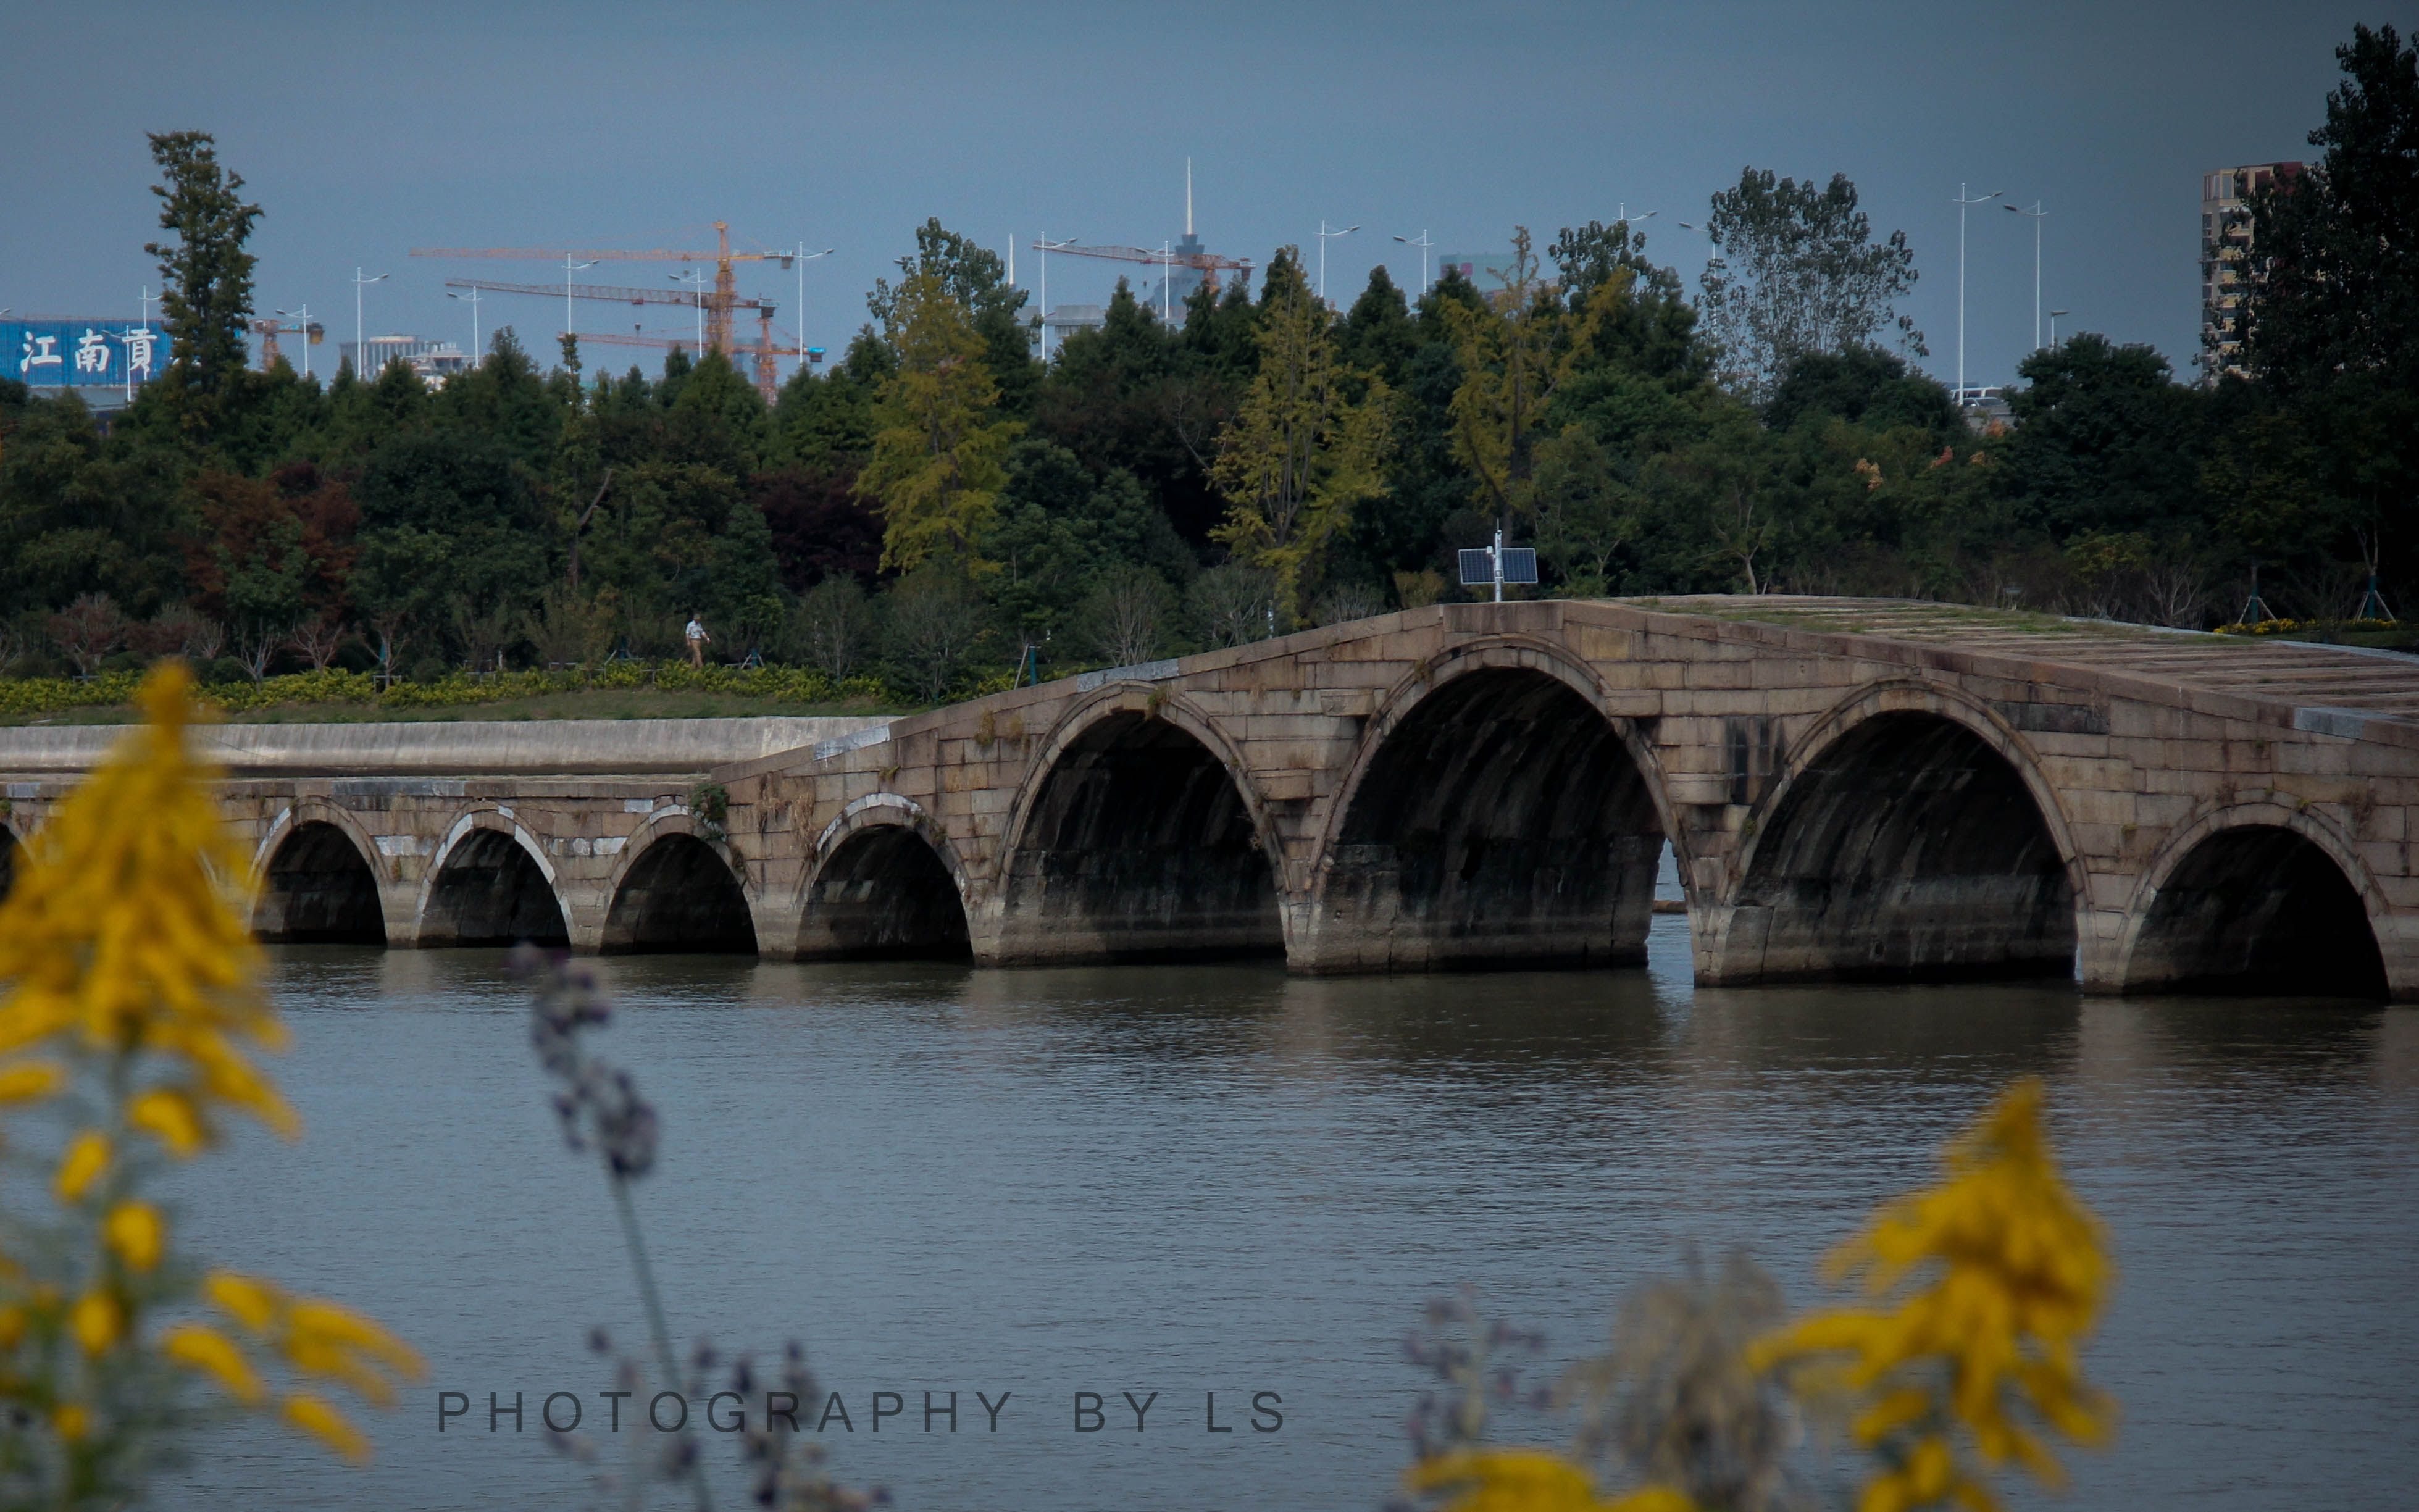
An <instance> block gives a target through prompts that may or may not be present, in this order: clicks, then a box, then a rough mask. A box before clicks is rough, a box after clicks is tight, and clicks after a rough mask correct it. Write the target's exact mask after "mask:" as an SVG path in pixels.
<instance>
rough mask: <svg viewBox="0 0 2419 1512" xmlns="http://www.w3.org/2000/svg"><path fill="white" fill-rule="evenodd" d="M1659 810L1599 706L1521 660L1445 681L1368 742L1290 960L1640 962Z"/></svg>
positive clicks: (1315, 966)
mask: <svg viewBox="0 0 2419 1512" xmlns="http://www.w3.org/2000/svg"><path fill="white" fill-rule="evenodd" d="M1663 838H1664V837H1663V823H1662V818H1661V816H1660V814H1659V813H1658V812H1657V810H1656V805H1655V797H1654V794H1653V792H1652V791H1651V790H1650V788H1649V787H1648V785H1647V782H1646V779H1645V777H1644V776H1643V775H1642V774H1641V772H1640V771H1639V768H1638V764H1637V763H1636V762H1635V761H1634V760H1633V759H1632V758H1631V756H1630V754H1629V751H1628V748H1626V746H1625V745H1624V744H1623V743H1622V739H1621V736H1620V734H1619V733H1618V732H1617V731H1616V730H1615V729H1614V728H1613V725H1612V723H1611V721H1610V720H1609V719H1607V718H1606V717H1604V715H1603V714H1601V713H1600V712H1598V711H1597V710H1596V708H1595V706H1594V705H1593V704H1591V703H1590V702H1588V701H1587V700H1586V699H1585V698H1583V697H1581V696H1580V695H1579V693H1578V692H1576V691H1575V690H1573V689H1572V688H1571V687H1569V686H1568V685H1567V684H1564V682H1562V681H1561V680H1560V679H1558V678H1555V677H1553V676H1551V675H1549V674H1548V673H1546V672H1542V671H1533V670H1530V669H1526V668H1491V669H1487V670H1485V671H1472V672H1468V673H1465V674H1463V675H1462V676H1460V677H1457V678H1455V679H1454V680H1453V681H1451V682H1449V683H1446V684H1445V685H1444V686H1443V687H1440V688H1438V689H1437V690H1436V691H1435V692H1434V693H1432V694H1430V695H1429V696H1428V697H1427V698H1426V699H1425V700H1424V701H1423V702H1420V703H1419V704H1418V705H1417V706H1416V707H1414V708H1413V709H1412V710H1411V711H1410V713H1409V714H1408V715H1406V716H1405V717H1404V718H1403V720H1402V722H1401V723H1399V724H1397V725H1396V726H1395V727H1394V729H1393V730H1392V731H1390V732H1389V733H1387V735H1386V737H1385V744H1384V745H1383V746H1381V747H1380V748H1379V749H1378V751H1377V753H1376V754H1375V755H1374V756H1373V757H1372V758H1371V760H1370V762H1369V764H1368V766H1367V768H1366V770H1365V771H1364V773H1363V774H1362V777H1361V779H1360V782H1359V785H1358V786H1357V787H1356V788H1355V790H1354V792H1353V794H1352V797H1351V807H1350V809H1349V810H1348V811H1347V812H1346V814H1345V816H1344V822H1343V825H1342V826H1341V827H1340V829H1339V830H1338V831H1337V834H1336V839H1335V842H1334V846H1333V851H1332V853H1331V854H1330V855H1329V856H1328V857H1327V874H1326V876H1325V878H1324V886H1323V889H1322V893H1321V896H1320V899H1319V905H1318V907H1317V915H1316V918H1315V919H1314V921H1313V924H1312V926H1311V929H1310V931H1309V932H1308V933H1309V938H1308V939H1307V940H1306V941H1305V942H1304V945H1305V949H1303V950H1302V953H1301V955H1300V956H1299V957H1298V958H1297V963H1296V964H1298V965H1300V966H1302V968H1303V969H1307V970H1314V971H1386V970H1422V969H1433V968H1469V967H1487V966H1501V967H1533V966H1611V965H1637V964H1643V963H1644V961H1645V959H1646V928H1647V924H1648V922H1649V919H1650V916H1651V914H1652V911H1653V907H1654V901H1655V870H1656V861H1657V860H1658V859H1659V857H1660V856H1661V855H1662V848H1663Z"/></svg>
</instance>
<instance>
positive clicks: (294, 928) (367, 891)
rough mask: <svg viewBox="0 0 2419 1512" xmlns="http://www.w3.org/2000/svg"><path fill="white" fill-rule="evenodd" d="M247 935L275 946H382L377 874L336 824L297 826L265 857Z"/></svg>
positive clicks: (317, 822) (313, 822) (383, 930)
mask: <svg viewBox="0 0 2419 1512" xmlns="http://www.w3.org/2000/svg"><path fill="white" fill-rule="evenodd" d="M252 932H253V933H254V934H255V935H257V936H259V937H260V938H261V939H263V940H267V941H270V942H272V943H278V944H304V943H310V944H343V945H384V944H385V943H386V916H385V914H384V913H383V912H382V911H381V910H380V909H379V907H378V890H377V873H376V872H372V871H371V870H370V863H369V860H368V858H367V857H365V856H362V853H361V848H360V847H359V846H357V845H355V844H354V843H353V839H352V837H351V836H350V835H347V834H346V833H345V832H344V830H342V829H340V828H338V827H337V826H336V825H331V824H330V823H328V822H327V821H326V820H311V821H309V822H306V823H304V824H300V825H295V826H294V829H293V832H292V833H291V834H289V835H287V836H286V837H285V840H283V841H280V842H279V843H278V846H277V851H276V854H275V855H273V856H270V858H269V871H268V872H267V874H266V875H264V876H263V877H262V878H261V886H260V901H259V902H258V903H254V905H253V910H252Z"/></svg>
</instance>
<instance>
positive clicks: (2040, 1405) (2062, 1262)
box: [1750, 1079, 2110, 1512]
mask: <svg viewBox="0 0 2419 1512" xmlns="http://www.w3.org/2000/svg"><path fill="white" fill-rule="evenodd" d="M2042 1095H2043V1094H2042V1086H2041V1084H2040V1083H2039V1082H2038V1081H2034V1080H2030V1079H2027V1080H2026V1081H2022V1082H2019V1083H2017V1084H2016V1085H2015V1086H2014V1087H2013V1088H2010V1089H2009V1090H2008V1092H2007V1093H2006V1094H2005V1095H2003V1096H2002V1097H2001V1098H2000V1099H1999V1101H1998V1102H1997V1103H1996V1104H1995V1105H1994V1106H1993V1107H1992V1109H1991V1110H1990V1111H1989V1112H1988V1113H1987V1114H1985V1115H1984V1116H1983V1118H1982V1119H1980V1121H1979V1122H1978V1123H1976V1124H1975V1126H1974V1127H1973V1128H1972V1129H1970V1130H1968V1131H1967V1132H1966V1133H1965V1134H1964V1135H1962V1136H1961V1137H1960V1138H1959V1139H1958V1140H1957V1141H1956V1142H1955V1143H1954V1144H1952V1145H1951V1146H1950V1147H1949V1151H1948V1157H1947V1165H1948V1167H1949V1174H1948V1177H1947V1179H1946V1180H1943V1181H1942V1182H1941V1183H1940V1184H1939V1185H1937V1186H1935V1187H1933V1188H1930V1189H1929V1190H1927V1191H1923V1192H1918V1193H1915V1194H1913V1195H1912V1196H1906V1197H1903V1198H1901V1199H1899V1200H1898V1201H1896V1202H1893V1203H1891V1204H1889V1205H1888V1206H1887V1207H1885V1208H1883V1209H1882V1210H1881V1211H1879V1212H1877V1213H1876V1214H1875V1215H1874V1217H1873V1219H1872V1223H1871V1224H1870V1225H1869V1226H1868V1227H1867V1228H1866V1229H1865V1231H1864V1232H1863V1233H1861V1234H1859V1235H1857V1237H1856V1238H1854V1239H1852V1240H1850V1241H1849V1242H1847V1243H1845V1244H1843V1245H1842V1246H1841V1248H1840V1250H1839V1251H1838V1252H1837V1253H1836V1254H1834V1255H1833V1256H1832V1257H1831V1262H1830V1265H1831V1270H1832V1272H1833V1274H1834V1275H1835V1276H1836V1277H1838V1278H1841V1279H1856V1280H1860V1281H1861V1282H1862V1284H1863V1287H1864V1289H1865V1291H1866V1293H1867V1295H1868V1296H1871V1297H1872V1298H1874V1299H1875V1300H1876V1303H1877V1304H1879V1305H1877V1306H1875V1307H1872V1308H1842V1309H1839V1310H1837V1311H1833V1312H1828V1313H1820V1314H1816V1315H1815V1316H1813V1317H1810V1318H1808V1319H1802V1320H1801V1321H1799V1322H1797V1323H1795V1324H1793V1325H1791V1326H1790V1327H1788V1328H1786V1329H1784V1330H1782V1331H1781V1332H1780V1333H1779V1334H1777V1335H1773V1336H1772V1337H1770V1338H1767V1339H1765V1340H1764V1341H1762V1342H1761V1343H1760V1344H1758V1345H1757V1346H1756V1348H1755V1349H1754V1350H1751V1351H1750V1363H1752V1364H1754V1365H1757V1366H1758V1367H1759V1368H1761V1367H1763V1366H1764V1365H1772V1364H1775V1363H1779V1362H1784V1361H1793V1362H1813V1363H1814V1368H1811V1369H1801V1371H1800V1373H1799V1384H1800V1385H1801V1387H1815V1388H1821V1387H1829V1388H1833V1389H1844V1390H1845V1391H1847V1392H1848V1393H1850V1394H1852V1395H1853V1396H1857V1397H1860V1398H1861V1399H1862V1401H1863V1406H1862V1409H1861V1411H1860V1412H1858V1413H1857V1416H1856V1418H1855V1420H1854V1422H1853V1423H1852V1425H1851V1429H1852V1431H1853V1433H1854V1434H1855V1436H1856V1438H1857V1441H1858V1442H1859V1443H1864V1444H1865V1445H1867V1446H1868V1447H1871V1448H1874V1449H1876V1450H1880V1451H1883V1452H1882V1456H1881V1458H1882V1461H1883V1463H1884V1465H1885V1466H1886V1468H1885V1469H1884V1471H1883V1472H1882V1473H1880V1474H1878V1475H1877V1476H1876V1477H1875V1479H1874V1480H1873V1481H1872V1482H1871V1483H1870V1484H1869V1485H1868V1486H1867V1487H1866V1489H1865V1493H1864V1496H1863V1497H1862V1498H1861V1499H1860V1501H1859V1503H1858V1506H1859V1508H1860V1509H1861V1512H1898V1509H1901V1508H1913V1507H1921V1506H1931V1505H1934V1504H1940V1503H1943V1502H1950V1501H1954V1502H1957V1503H1960V1504H1965V1505H1968V1506H1988V1505H1991V1504H1993V1502H1992V1498H1991V1493H1990V1489H1989V1487H1988V1485H1987V1484H1986V1477H1987V1475H1988V1474H1989V1473H1991V1472H1994V1471H1996V1470H1998V1469H2000V1468H2002V1467H2004V1466H2005V1465H2007V1464H2008V1463H2009V1462H2010V1461H2011V1460H2012V1461H2014V1462H2016V1463H2018V1464H2021V1465H2023V1466H2024V1467H2025V1468H2026V1470H2027V1471H2029V1472H2031V1473H2033V1475H2035V1476H2036V1477H2037V1478H2039V1479H2040V1480H2042V1482H2043V1483H2044V1484H2047V1485H2051V1486H2056V1485H2057V1484H2058V1483H2059V1481H2060V1478H2061V1473H2060V1470H2059V1467H2058V1463H2057V1458H2055V1457H2054V1456H2053V1455H2051V1453H2050V1452H2049V1448H2048V1445H2047V1443H2045V1442H2044V1434H2043V1432H2042V1427H2047V1428H2048V1429H2050V1430H2054V1431H2055V1432H2057V1433H2058V1434H2061V1435H2063V1436H2064V1437H2066V1438H2068V1439H2071V1440H2073V1441H2074V1442H2076V1443H2086V1444H2089V1443H2100V1442H2102V1441H2103V1440H2104V1439H2105V1437H2106V1436H2107V1433H2108V1429H2109V1415H2110V1409H2109V1406H2108V1403H2107V1402H2106V1400H2105V1399H2104V1398H2103V1397H2102V1396H2101V1395H2100V1394H2099V1393H2098V1392H2096V1391H2094V1390H2093V1389H2092V1388H2091V1386H2090V1385H2089V1384H2088V1382H2086V1381H2084V1379H2083V1374H2082V1368H2081V1365H2080V1364H2079V1363H2078V1361H2077V1359H2076V1350H2077V1348H2078V1347H2079V1345H2080V1344H2081V1342H2082V1340H2083V1339H2084V1337H2085V1336H2087V1335H2088V1334H2089V1333H2090V1331H2091V1328H2092V1325H2093V1323H2094V1322H2095V1321H2096V1320H2097V1319H2098V1318H2099V1314H2100V1308H2101V1305H2102V1304H2103V1301H2104V1300H2105V1298H2106V1293H2107V1287H2108V1279H2109V1264H2108V1260H2107V1257H2106V1253H2105V1250H2104V1248H2103V1241H2102V1237H2101V1231H2100V1226H2099V1223H2098V1221H2097V1220H2095V1219H2094V1218H2093V1217H2092V1216H2091V1214H2090V1213H2089V1212H2088V1211H2086V1210H2085V1209H2084V1207H2083V1206H2082V1204H2080V1203H2079V1202H2077V1201H2075V1199H2074V1197H2073V1196H2072V1194H2071V1193H2070V1192H2068V1191H2067V1189H2066V1185H2065V1182H2064V1181H2063V1180H2061V1179H2060V1178H2059V1176H2058V1172H2057V1162H2056V1161H2055V1160H2054V1159H2053V1158H2052V1156H2051V1154H2050V1149H2049V1140H2048V1137H2047V1135H2046V1134H2045V1133H2044V1132H2043V1130H2042V1116H2041V1115H2042ZM1958 1430H1962V1432H1963V1437H1964V1441H1965V1442H1967V1443H1970V1444H1971V1447H1972V1451H1973V1456H1974V1459H1975V1461H1978V1462H1968V1460H1967V1458H1966V1457H1965V1456H1964V1454H1962V1453H1961V1452H1960V1449H1959V1445H1958V1443H1956V1442H1953V1441H1952V1437H1951V1435H1952V1434H1953V1433H1955V1432H1957V1431H1958Z"/></svg>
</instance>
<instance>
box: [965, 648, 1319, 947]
mask: <svg viewBox="0 0 2419 1512" xmlns="http://www.w3.org/2000/svg"><path fill="white" fill-rule="evenodd" d="M1283 868H1284V850H1283V848H1282V846H1281V844H1280V843H1279V841H1278V840H1277V838H1276V832H1275V829H1274V826H1273V825H1271V824H1270V822H1269V817H1268V809H1267V805H1266V804H1265V803H1264V802H1263V801H1262V800H1261V798H1260V795H1258V793H1257V792H1256V789H1255V788H1254V786H1253V783H1252V781H1251V779H1250V775H1249V771H1248V768H1247V767H1246V765H1245V764H1244V762H1243V759H1242V755H1241V753H1240V751H1239V750H1237V749H1236V748H1235V744H1234V742H1233V741H1232V740H1230V739H1229V738H1228V736H1227V734H1226V733H1225V731H1224V730H1222V729H1221V728H1219V726H1218V724H1217V722H1216V721H1215V720H1214V719H1212V718H1210V717H1209V716H1207V715H1206V714H1204V713H1203V712H1202V710H1200V709H1199V708H1198V707H1196V706H1194V704H1193V703H1192V702H1190V701H1188V700H1186V699H1185V698H1183V697H1182V696H1181V695H1177V694H1172V693H1171V692H1170V690H1168V689H1167V688H1165V687H1160V686H1156V685H1152V684H1145V683H1117V684H1112V685H1110V686H1109V687H1105V688H1102V689H1101V690H1099V691H1098V692H1097V693H1095V694H1093V695H1092V696H1091V697H1088V698H1086V699H1084V700H1081V701H1079V702H1076V703H1074V704H1072V705H1071V707H1069V708H1068V710H1067V711H1066V712H1065V713H1064V714H1063V715H1062V716H1061V717H1060V718H1059V719H1058V720H1057V722H1056V723H1055V725H1054V726H1053V727H1052V729H1051V732H1050V733H1049V734H1048V735H1047V736H1046V737H1045V738H1044V739H1043V740H1042V741H1040V743H1039V745H1038V746H1037V748H1036V751H1035V754H1034V757H1033V759H1032V761H1031V762H1030V763H1029V764H1027V767H1026V770H1025V779H1024V780H1023V781H1022V782H1021V783H1020V785H1019V788H1018V792H1017V795H1016V797H1015V799H1014V801H1013V802H1012V803H1011V804H1010V805H1009V815H1008V824H1007V827H1006V828H1005V829H1004V830H1003V831H1002V850H1001V853H1000V858H999V863H998V867H997V871H996V872H995V873H994V879H995V880H994V886H993V888H992V894H991V900H990V905H991V908H992V910H993V917H992V918H991V920H990V921H989V922H990V931H989V933H990V934H991V948H990V949H989V950H988V951H987V952H986V954H987V955H989V956H990V958H991V959H993V960H995V961H998V962H1001V963H1039V962H1045V961H1048V962H1070V961H1169V960H1185V959H1229V958H1233V957H1237V956H1246V955H1276V954H1281V953H1282V952H1283V951H1284V949H1285V946H1286V940H1285V925H1284V920H1283V911H1282V906H1281V903H1280V896H1281V893H1280V889H1281V888H1282V887H1283V883H1284V877H1283Z"/></svg>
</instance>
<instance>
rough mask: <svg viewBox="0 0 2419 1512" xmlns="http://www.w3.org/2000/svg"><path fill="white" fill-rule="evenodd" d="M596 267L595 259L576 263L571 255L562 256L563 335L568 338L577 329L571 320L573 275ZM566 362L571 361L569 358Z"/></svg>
mask: <svg viewBox="0 0 2419 1512" xmlns="http://www.w3.org/2000/svg"><path fill="white" fill-rule="evenodd" d="M595 266H596V262H595V259H593V258H591V259H589V260H588V261H587V262H584V263H576V262H573V261H572V260H571V254H569V253H567V252H566V253H564V254H563V255H562V333H563V334H564V335H566V336H568V335H570V334H571V333H572V332H573V331H574V330H576V329H577V325H576V323H575V322H574V321H573V320H572V318H571V275H572V274H574V273H576V272H578V271H579V270H581V269H583V268H593V267H595ZM564 360H565V361H566V362H567V361H569V359H568V358H566V359H564Z"/></svg>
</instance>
